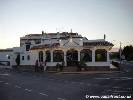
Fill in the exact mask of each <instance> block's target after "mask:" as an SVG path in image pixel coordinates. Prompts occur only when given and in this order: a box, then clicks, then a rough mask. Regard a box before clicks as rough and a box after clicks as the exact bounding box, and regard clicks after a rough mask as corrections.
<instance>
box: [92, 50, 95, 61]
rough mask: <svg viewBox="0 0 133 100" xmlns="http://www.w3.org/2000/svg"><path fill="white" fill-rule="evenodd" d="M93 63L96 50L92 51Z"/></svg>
mask: <svg viewBox="0 0 133 100" xmlns="http://www.w3.org/2000/svg"><path fill="white" fill-rule="evenodd" d="M92 62H95V49H93V50H92Z"/></svg>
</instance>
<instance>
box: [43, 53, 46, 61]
mask: <svg viewBox="0 0 133 100" xmlns="http://www.w3.org/2000/svg"><path fill="white" fill-rule="evenodd" d="M45 60H46V52H45V51H43V61H45Z"/></svg>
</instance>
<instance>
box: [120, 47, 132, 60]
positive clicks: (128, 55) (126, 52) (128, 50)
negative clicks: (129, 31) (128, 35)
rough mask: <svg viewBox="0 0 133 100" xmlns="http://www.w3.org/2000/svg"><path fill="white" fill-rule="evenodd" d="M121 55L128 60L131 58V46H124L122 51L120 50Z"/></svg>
mask: <svg viewBox="0 0 133 100" xmlns="http://www.w3.org/2000/svg"><path fill="white" fill-rule="evenodd" d="M122 55H124V56H125V59H126V60H128V61H131V60H133V46H132V45H130V46H125V47H124V49H123V51H122Z"/></svg>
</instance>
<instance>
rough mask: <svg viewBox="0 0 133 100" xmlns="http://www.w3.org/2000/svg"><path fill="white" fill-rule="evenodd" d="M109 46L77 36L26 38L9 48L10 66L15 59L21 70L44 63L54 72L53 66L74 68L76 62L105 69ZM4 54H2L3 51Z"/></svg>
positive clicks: (66, 33)
mask: <svg viewBox="0 0 133 100" xmlns="http://www.w3.org/2000/svg"><path fill="white" fill-rule="evenodd" d="M112 47H113V44H112V43H110V42H108V41H106V40H105V39H98V40H88V39H87V38H86V37H82V36H81V35H79V34H78V33H72V32H70V33H68V32H62V33H59V32H57V33H44V32H43V31H42V34H29V35H25V36H24V37H20V47H14V48H12V51H11V52H10V53H11V54H8V52H7V54H6V52H5V54H4V55H3V52H1V51H0V57H1V56H2V55H3V56H4V57H7V55H8V56H10V59H8V61H9V60H10V64H11V66H15V65H16V62H15V60H16V58H17V56H18V57H19V59H20V65H21V66H30V65H31V66H33V65H35V62H36V60H37V59H38V60H39V61H40V62H43V61H46V65H47V66H48V67H49V68H55V66H56V65H57V63H62V62H63V63H64V66H65V67H68V66H76V62H85V63H86V65H87V66H88V67H91V68H92V69H93V68H96V67H97V68H99V69H100V68H101V69H102V68H103V67H104V68H109V67H110V59H109V51H110V50H111V48H112ZM5 51H6V50H5Z"/></svg>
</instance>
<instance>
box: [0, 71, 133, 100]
mask: <svg viewBox="0 0 133 100" xmlns="http://www.w3.org/2000/svg"><path fill="white" fill-rule="evenodd" d="M111 95H112V96H113V97H114V96H119V98H120V96H125V97H124V98H125V99H118V100H131V99H132V100H133V72H114V73H110V74H57V73H56V74H55V73H35V72H16V71H7V70H3V69H0V100H107V99H98V98H102V96H110V99H108V100H114V99H111ZM94 96H95V97H94ZM126 96H127V98H126ZM113 97H112V98H113ZM90 98H97V99H90ZM128 98H130V99H128Z"/></svg>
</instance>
